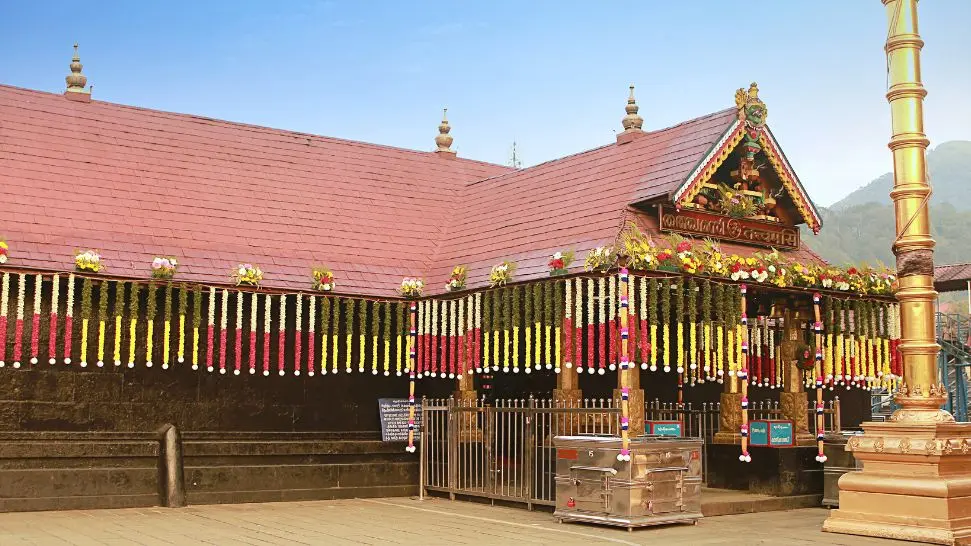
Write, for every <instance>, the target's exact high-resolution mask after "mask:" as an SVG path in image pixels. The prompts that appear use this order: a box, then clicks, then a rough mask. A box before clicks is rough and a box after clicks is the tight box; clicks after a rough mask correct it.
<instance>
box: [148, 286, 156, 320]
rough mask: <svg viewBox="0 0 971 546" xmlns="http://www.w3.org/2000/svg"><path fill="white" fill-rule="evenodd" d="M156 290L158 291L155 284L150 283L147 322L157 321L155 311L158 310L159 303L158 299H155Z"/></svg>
mask: <svg viewBox="0 0 971 546" xmlns="http://www.w3.org/2000/svg"><path fill="white" fill-rule="evenodd" d="M156 290H158V287H157V286H155V283H153V282H150V283H148V306H147V309H148V310H147V311H146V313H145V318H146V319H147V320H154V319H155V311H156V309H158V301H157V298H156V297H155V293H156Z"/></svg>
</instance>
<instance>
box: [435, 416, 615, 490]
mask: <svg viewBox="0 0 971 546" xmlns="http://www.w3.org/2000/svg"><path fill="white" fill-rule="evenodd" d="M421 411H422V423H424V426H423V427H422V429H421V444H420V445H421V461H420V464H421V470H422V484H421V485H422V493H424V492H425V491H437V492H443V493H448V494H449V496H450V497H451V498H455V496H456V495H467V496H476V497H484V498H488V499H492V500H506V501H515V502H524V503H526V504H527V506H528V507H529V508H530V509H532V506H533V505H534V504H540V505H550V506H552V505H553V503H554V500H555V495H556V491H555V487H554V485H553V484H554V480H553V477H554V474H555V471H556V468H555V463H556V457H555V450H554V448H553V437H554V436H570V435H579V434H608V435H614V434H617V433H618V432H619V430H620V428H619V427H620V425H619V422H620V410H619V408H617V407H615V405H614V402H613V401H612V400H609V399H596V400H593V399H586V400H576V401H554V400H548V399H546V400H539V399H535V398H529V399H512V400H497V401H496V402H495V404H493V405H486V404H485V401H484V400H481V401H480V400H467V401H463V400H455V399H453V398H447V399H424V400H422V407H421Z"/></svg>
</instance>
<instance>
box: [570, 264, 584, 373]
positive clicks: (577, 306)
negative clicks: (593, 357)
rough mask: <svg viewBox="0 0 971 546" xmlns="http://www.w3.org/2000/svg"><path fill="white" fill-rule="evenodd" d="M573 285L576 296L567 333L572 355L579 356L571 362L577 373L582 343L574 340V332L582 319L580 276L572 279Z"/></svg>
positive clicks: (581, 359) (581, 284) (579, 367)
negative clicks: (572, 322)
mask: <svg viewBox="0 0 971 546" xmlns="http://www.w3.org/2000/svg"><path fill="white" fill-rule="evenodd" d="M574 286H575V290H576V297H574V298H573V321H574V324H573V328H574V331H573V332H569V335H571V336H573V353H574V355H576V354H579V355H580V358H578V359H577V361H576V362H574V363H573V365H574V366H576V368H577V373H579V372H582V371H583V352H582V349H583V345H582V344H580V343H577V342H576V332H577V331H580V326H581V325H580V321H582V320H583V280H582V279H580V278H577V279H574ZM567 289H568V290H567V291H569V290H571V288H570V287H569V285H567Z"/></svg>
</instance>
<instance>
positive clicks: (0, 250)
mask: <svg viewBox="0 0 971 546" xmlns="http://www.w3.org/2000/svg"><path fill="white" fill-rule="evenodd" d="M9 253H10V247H9V246H8V245H7V241H4V240H3V239H0V265H3V264H5V263H7V255H8V254H9ZM4 333H6V330H4Z"/></svg>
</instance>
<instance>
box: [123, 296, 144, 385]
mask: <svg viewBox="0 0 971 546" xmlns="http://www.w3.org/2000/svg"><path fill="white" fill-rule="evenodd" d="M141 291H142V286H141V285H140V284H138V283H131V286H129V288H128V298H127V301H128V305H127V307H128V314H129V315H128V316H129V317H130V318H129V319H128V367H129V368H134V367H135V350H136V338H137V336H136V334H137V332H138V331H137V328H138V316H139V314H140V313H141V302H140V301H139V299H140V296H141Z"/></svg>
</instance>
